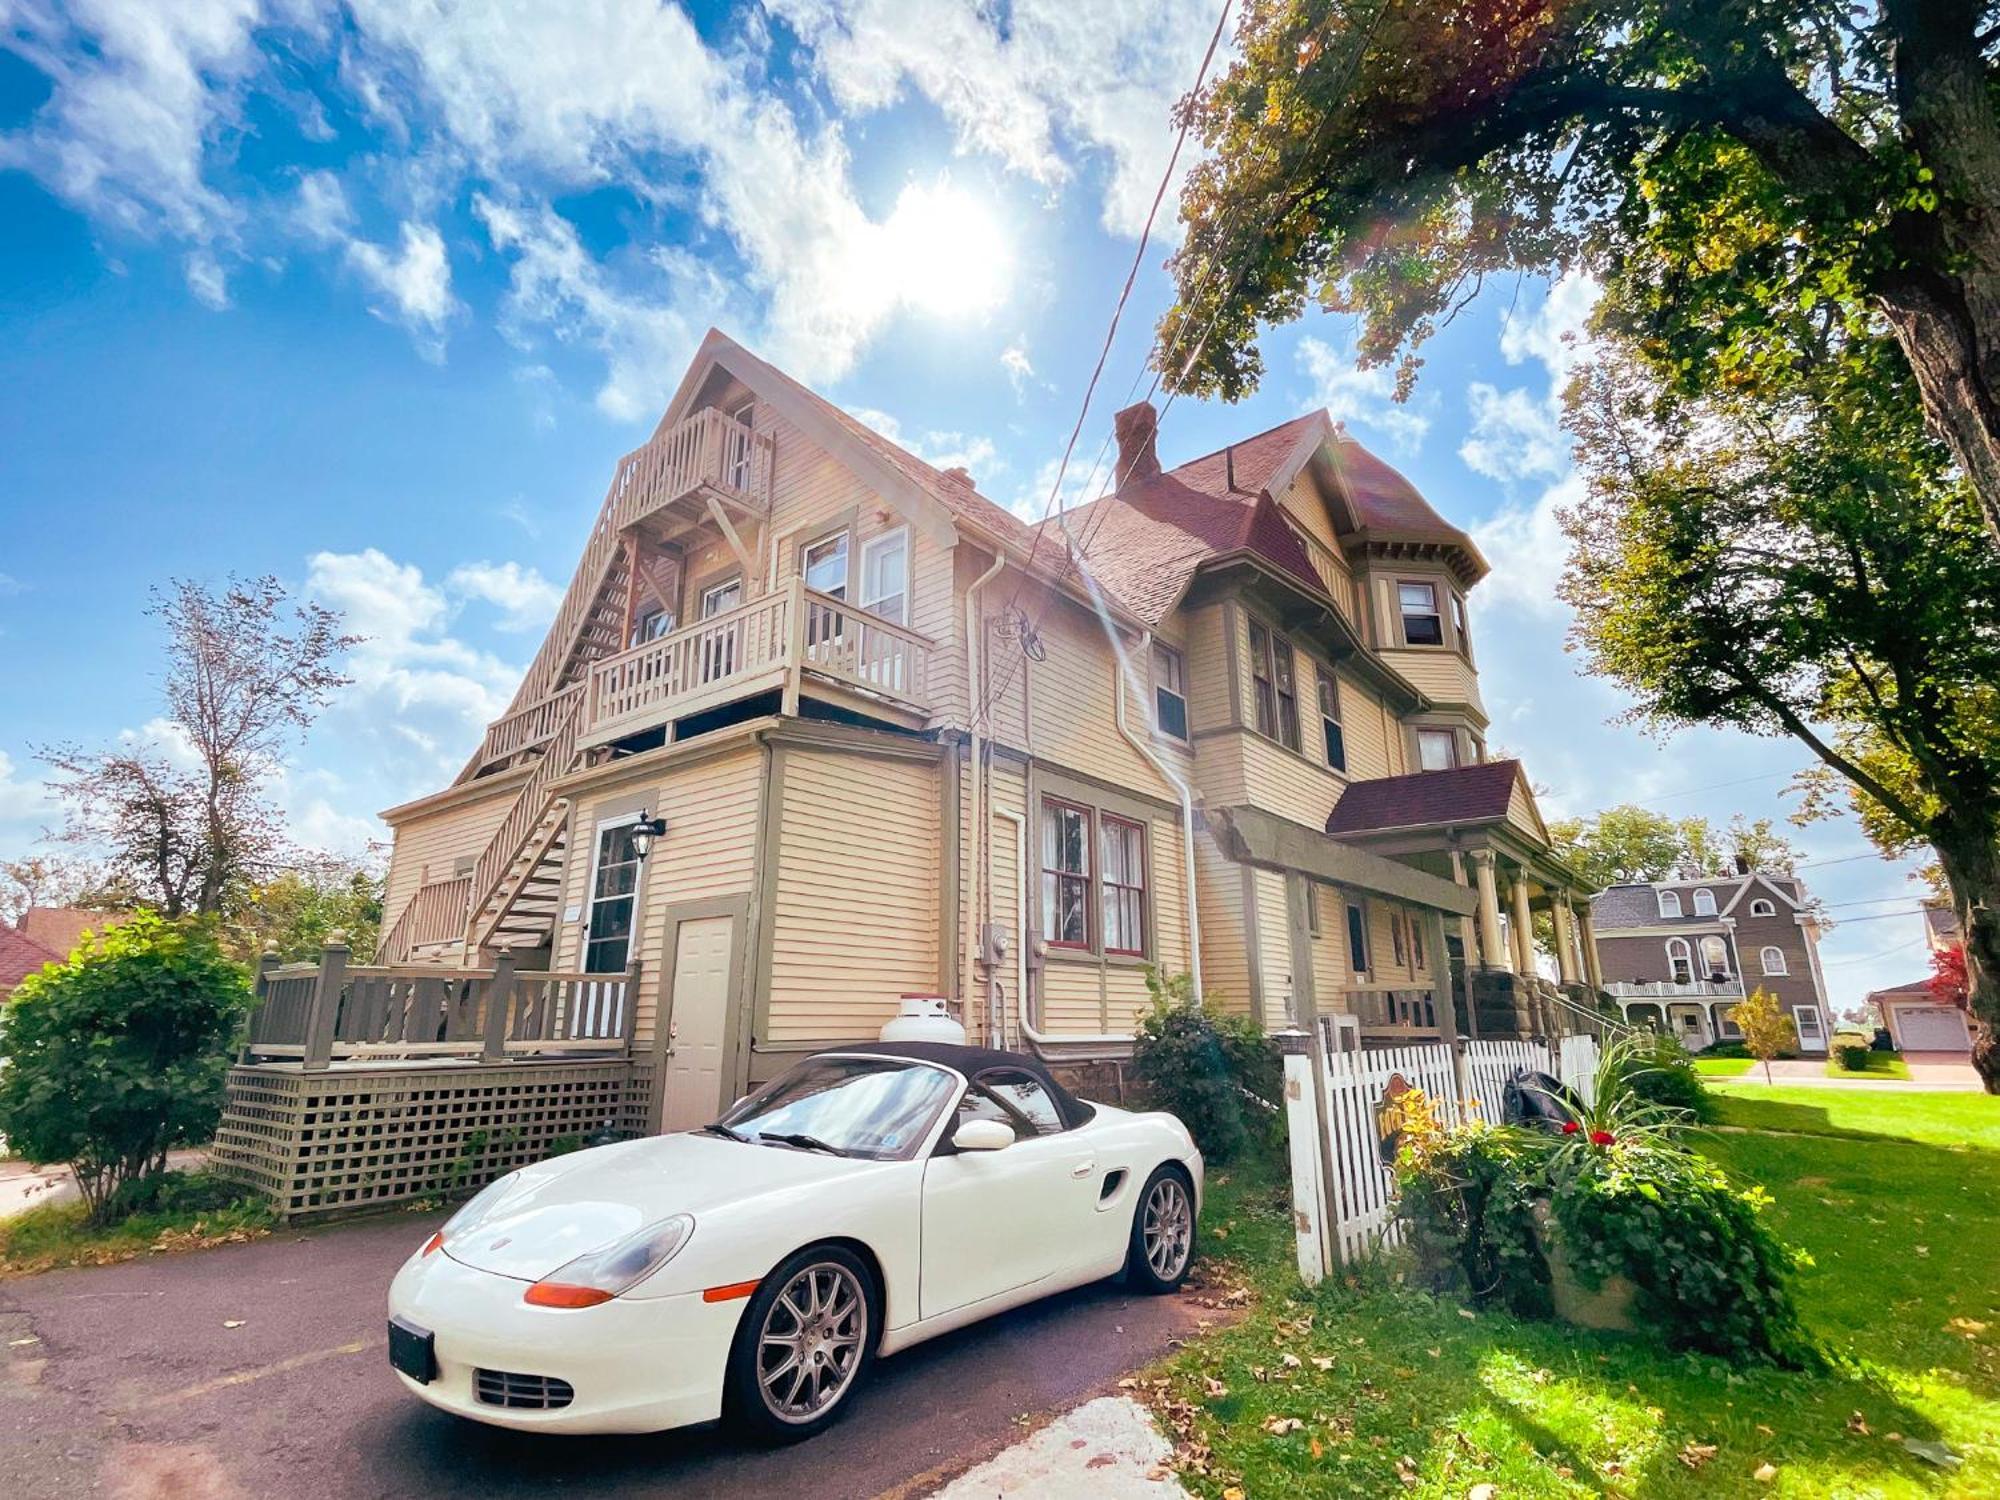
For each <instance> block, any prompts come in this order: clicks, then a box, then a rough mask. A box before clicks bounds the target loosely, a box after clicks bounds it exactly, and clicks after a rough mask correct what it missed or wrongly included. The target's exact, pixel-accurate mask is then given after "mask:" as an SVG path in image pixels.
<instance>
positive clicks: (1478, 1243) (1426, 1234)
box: [1396, 1090, 1552, 1317]
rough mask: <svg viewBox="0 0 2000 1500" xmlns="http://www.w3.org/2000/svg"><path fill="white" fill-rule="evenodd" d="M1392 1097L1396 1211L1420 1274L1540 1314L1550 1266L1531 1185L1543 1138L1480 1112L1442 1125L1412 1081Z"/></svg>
mask: <svg viewBox="0 0 2000 1500" xmlns="http://www.w3.org/2000/svg"><path fill="white" fill-rule="evenodd" d="M1398 1105H1399V1107H1400V1109H1401V1111H1402V1125H1403V1134H1402V1139H1401V1142H1400V1146H1399V1150H1398V1152H1397V1157H1396V1195H1397V1196H1396V1211H1397V1216H1398V1217H1399V1218H1400V1219H1401V1220H1402V1221H1403V1224H1404V1226H1405V1228H1406V1230H1407V1234H1406V1238H1405V1244H1406V1245H1407V1246H1408V1247H1409V1250H1410V1252H1411V1254H1412V1255H1413V1256H1414V1257H1415V1258H1416V1262H1417V1268H1418V1274H1419V1276H1420V1278H1421V1279H1422V1280H1423V1281H1425V1282H1426V1283H1427V1284H1428V1285H1429V1287H1430V1289H1431V1290H1432V1291H1436V1292H1444V1293H1458V1294H1462V1295H1464V1296H1467V1297H1470V1298H1471V1299H1472V1301H1473V1302H1474V1303H1475V1304H1476V1305H1478V1306H1482V1307H1484V1306H1487V1305H1498V1306H1500V1307H1504V1308H1506V1309H1507V1310H1508V1311H1509V1312H1512V1313H1515V1314H1516V1315H1518V1316H1521V1317H1546V1316H1548V1314H1549V1313H1550V1311H1551V1310H1552V1304H1551V1301H1550V1294H1549V1267H1548V1262H1547V1261H1546V1260H1544V1259H1543V1257H1542V1252H1541V1249H1540V1247H1539V1245H1538V1244H1537V1242H1536V1239H1535V1224H1534V1207H1533V1203H1534V1200H1533V1194H1532V1191H1531V1187H1530V1185H1531V1184H1532V1183H1533V1181H1534V1180H1535V1177H1536V1175H1537V1174H1536V1172H1535V1170H1534V1168H1533V1163H1532V1158H1533V1157H1534V1156H1536V1155H1537V1154H1539V1153H1541V1152H1542V1151H1543V1150H1544V1149H1545V1147H1544V1140H1545V1138H1544V1137H1541V1136H1538V1135H1536V1134H1534V1133H1533V1132H1530V1131H1525V1130H1519V1129H1511V1128H1506V1127H1501V1126H1495V1125H1490V1124H1487V1123H1486V1122H1484V1121H1481V1120H1473V1121H1472V1122H1470V1123H1468V1124H1466V1125H1465V1126H1463V1127H1462V1128H1460V1129H1457V1130H1451V1129H1447V1128H1445V1127H1444V1126H1442V1125H1441V1124H1440V1123H1439V1121H1438V1119H1437V1116H1436V1115H1435V1113H1434V1112H1433V1111H1432V1110H1431V1107H1430V1102H1429V1100H1428V1099H1426V1098H1425V1097H1424V1096H1423V1095H1422V1093H1421V1092H1419V1091H1414V1090H1413V1091H1412V1092H1410V1093H1408V1094H1405V1095H1403V1097H1402V1099H1401V1100H1399V1101H1398Z"/></svg>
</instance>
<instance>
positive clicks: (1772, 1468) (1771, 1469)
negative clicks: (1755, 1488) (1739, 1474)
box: [1750, 1464, 1778, 1484]
mask: <svg viewBox="0 0 2000 1500" xmlns="http://www.w3.org/2000/svg"><path fill="white" fill-rule="evenodd" d="M1750 1477H1751V1478H1752V1479H1754V1480H1756V1481H1757V1482H1758V1483H1759V1484H1769V1483H1770V1482H1771V1481H1772V1480H1774V1479H1776V1478H1777V1477H1778V1466H1777V1465H1776V1464H1759V1465H1757V1467H1756V1468H1754V1469H1752V1470H1751V1471H1750Z"/></svg>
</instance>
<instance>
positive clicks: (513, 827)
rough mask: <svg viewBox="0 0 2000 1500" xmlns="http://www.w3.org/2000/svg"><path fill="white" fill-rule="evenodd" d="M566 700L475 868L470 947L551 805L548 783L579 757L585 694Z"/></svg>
mask: <svg viewBox="0 0 2000 1500" xmlns="http://www.w3.org/2000/svg"><path fill="white" fill-rule="evenodd" d="M562 702H563V705H564V708H563V716H562V720H561V722H560V723H559V724H558V725H557V726H556V730H555V732H554V733H553V734H552V735H550V737H549V738H548V739H547V740H546V741H545V742H544V749H543V750H542V758H541V759H540V760H539V761H537V762H536V763H535V769H534V771H533V773H532V774H531V775H530V776H529V777H528V779H527V780H526V781H524V782H523V783H521V790H520V792H519V793H518V794H516V796H515V798H514V802H513V805H512V806H511V807H509V808H508V809H507V816H506V817H504V818H502V819H501V820H500V826H499V827H498V828H496V829H494V830H493V837H492V838H490V839H488V840H487V843H486V847H485V848H484V849H483V850H481V851H480V854H479V860H478V862H477V863H476V864H474V865H473V867H472V888H471V892H470V895H469V898H468V900H467V930H466V943H467V945H468V946H469V947H476V946H477V945H478V944H479V943H480V941H482V937H483V935H482V934H481V933H479V932H478V931H476V930H475V929H476V928H477V926H478V925H479V921H480V918H481V917H482V916H483V915H484V914H485V910H486V907H487V906H488V904H489V903H491V902H492V900H493V898H494V896H495V894H496V893H498V891H499V889H500V882H501V881H502V880H504V879H505V878H507V876H508V874H509V873H510V872H511V871H512V870H513V867H514V862H515V860H516V859H518V858H519V857H520V855H521V851H522V849H523V848H524V847H525V846H526V844H527V842H528V836H529V835H530V834H531V833H533V832H534V831H535V825H536V824H538V823H540V822H541V820H542V818H543V816H544V815H545V814H546V813H547V812H548V811H549V804H550V803H551V802H552V801H553V800H554V796H555V794H554V793H553V792H551V791H550V790H549V786H550V784H551V783H552V782H554V781H555V780H556V778H557V777H560V776H564V775H566V774H568V772H569V771H570V769H571V766H572V763H573V762H574V761H575V759H576V741H577V735H578V734H579V733H580V732H581V729H582V720H583V697H582V695H581V694H580V693H568V694H564V695H563V697H562Z"/></svg>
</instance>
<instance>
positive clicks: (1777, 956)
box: [1757, 948, 1791, 974]
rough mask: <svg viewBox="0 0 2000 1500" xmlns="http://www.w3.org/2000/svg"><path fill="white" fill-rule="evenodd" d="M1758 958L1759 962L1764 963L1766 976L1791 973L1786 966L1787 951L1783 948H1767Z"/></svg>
mask: <svg viewBox="0 0 2000 1500" xmlns="http://www.w3.org/2000/svg"><path fill="white" fill-rule="evenodd" d="M1757 957H1758V960H1759V962H1760V963H1762V965H1763V967H1764V972H1765V973H1766V974H1789V973H1791V970H1790V969H1789V968H1787V967H1786V965H1785V950H1784V949H1782V948H1766V949H1764V950H1763V951H1762V952H1760V953H1759V954H1758V955H1757Z"/></svg>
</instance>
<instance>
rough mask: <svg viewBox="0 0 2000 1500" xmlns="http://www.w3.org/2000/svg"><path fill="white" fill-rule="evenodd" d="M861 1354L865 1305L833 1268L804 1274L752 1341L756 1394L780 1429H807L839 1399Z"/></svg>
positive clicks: (841, 1270) (824, 1264) (854, 1283)
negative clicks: (792, 1425) (795, 1425)
mask: <svg viewBox="0 0 2000 1500" xmlns="http://www.w3.org/2000/svg"><path fill="white" fill-rule="evenodd" d="M867 1347H868V1297H867V1294H866V1293H865V1292H864V1291H863V1289H862V1286H861V1281H860V1278H858V1277H857V1276H856V1275H855V1274H854V1272H853V1271H851V1270H849V1269H848V1268H847V1267H846V1266H843V1265H840V1264H839V1263H837V1262H835V1261H825V1260H823V1261H816V1262H814V1263H813V1264H811V1265H809V1266H807V1267H805V1268H804V1269H803V1270H801V1271H800V1272H799V1273H798V1274H797V1275H796V1276H794V1277H793V1278H792V1279H791V1280H790V1281H789V1282H787V1283H786V1284H785V1289H784V1290H783V1291H782V1292H780V1293H778V1298H777V1300H776V1301H775V1302H773V1303H772V1304H771V1307H770V1311H768V1312H767V1313H765V1314H764V1327H763V1328H762V1330H761V1331H760V1332H759V1334H758V1347H757V1389H758V1391H759V1393H760V1394H761V1395H762V1396H763V1398H764V1405H765V1407H766V1408H767V1409H768V1410H769V1411H770V1413H771V1415H772V1416H774V1417H776V1418H777V1419H778V1420H779V1421H781V1422H810V1421H812V1420H813V1419H814V1418H815V1417H817V1416H819V1415H820V1414H821V1413H822V1412H824V1411H826V1410H827V1409H828V1408H830V1407H831V1406H832V1405H833V1404H834V1403H835V1402H836V1401H838V1400H840V1398H841V1397H842V1396H844V1395H846V1394H847V1388H848V1386H850V1385H852V1384H853V1383H854V1377H855V1374H856V1372H858V1371H859V1370H860V1368H861V1356H862V1353H863V1351H864V1350H865V1349H866V1348H867Z"/></svg>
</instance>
